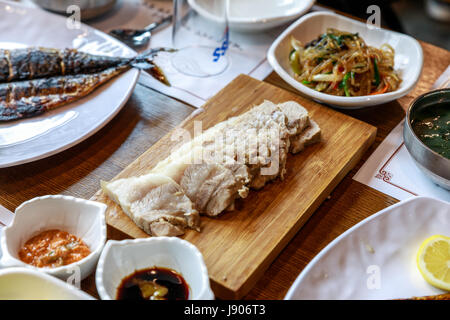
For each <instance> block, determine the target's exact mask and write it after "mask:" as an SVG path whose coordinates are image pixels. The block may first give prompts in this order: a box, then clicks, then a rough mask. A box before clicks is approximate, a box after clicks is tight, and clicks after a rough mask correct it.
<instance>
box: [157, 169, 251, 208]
mask: <svg viewBox="0 0 450 320" xmlns="http://www.w3.org/2000/svg"><path fill="white" fill-rule="evenodd" d="M158 174H161V175H164V176H167V177H169V178H171V179H173V180H174V181H175V182H177V183H178V184H179V185H180V187H181V189H182V190H183V192H184V193H185V194H186V196H187V197H188V198H189V199H190V200H191V201H192V203H193V205H194V208H195V209H196V210H197V211H198V212H200V213H201V214H206V215H208V216H217V215H218V214H220V213H221V212H223V211H224V210H225V209H226V208H228V207H229V206H230V205H232V204H233V203H234V200H235V199H236V197H237V194H238V191H239V190H240V189H242V187H243V184H244V180H242V179H240V178H239V176H238V175H235V174H234V173H233V172H232V171H231V170H230V169H228V168H226V167H225V166H223V165H221V164H219V163H210V162H202V163H197V164H196V163H194V164H190V163H185V162H183V161H181V160H180V161H177V162H171V163H168V164H167V165H166V166H164V167H163V168H161V169H160V170H159V171H158Z"/></svg>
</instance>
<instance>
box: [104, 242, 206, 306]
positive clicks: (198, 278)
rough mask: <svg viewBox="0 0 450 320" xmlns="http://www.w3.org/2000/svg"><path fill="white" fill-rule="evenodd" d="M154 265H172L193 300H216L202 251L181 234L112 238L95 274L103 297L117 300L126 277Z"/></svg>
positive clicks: (169, 266)
mask: <svg viewBox="0 0 450 320" xmlns="http://www.w3.org/2000/svg"><path fill="white" fill-rule="evenodd" d="M151 267H162V268H170V269H172V270H175V271H176V272H178V273H179V274H180V275H181V276H182V277H183V278H184V279H185V280H186V282H187V284H188V285H189V300H213V299H214V293H213V292H212V290H211V287H210V284H209V277H208V271H207V269H206V265H205V262H204V261H203V256H202V254H201V253H200V251H199V250H198V249H197V248H196V247H195V246H194V245H193V244H191V243H190V242H188V241H186V240H182V239H180V238H177V237H152V238H143V239H134V240H122V241H115V240H109V241H108V242H107V243H106V245H105V249H104V250H103V252H102V254H101V256H100V259H99V262H98V265H97V270H96V273H95V283H96V285H97V291H98V294H99V295H100V298H101V299H103V300H113V299H115V298H116V293H117V288H118V287H119V285H120V283H121V281H122V279H123V278H125V277H127V276H129V275H130V274H132V273H134V272H135V271H137V270H142V269H147V268H151Z"/></svg>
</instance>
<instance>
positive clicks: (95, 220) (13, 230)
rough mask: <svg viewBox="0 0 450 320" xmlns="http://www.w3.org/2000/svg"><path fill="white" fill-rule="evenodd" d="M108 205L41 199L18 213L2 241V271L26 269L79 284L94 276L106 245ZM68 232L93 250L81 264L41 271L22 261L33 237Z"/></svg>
mask: <svg viewBox="0 0 450 320" xmlns="http://www.w3.org/2000/svg"><path fill="white" fill-rule="evenodd" d="M105 211H106V205H105V204H103V203H99V202H95V201H89V200H84V199H79V198H75V197H70V196H63V195H49V196H43V197H37V198H34V199H31V200H29V201H26V202H24V203H22V204H21V205H20V206H19V207H17V209H16V210H15V214H14V219H13V221H12V223H11V225H9V226H7V227H6V228H4V229H3V232H2V234H1V238H0V248H1V254H0V256H1V258H0V268H8V267H25V268H31V269H34V270H36V271H41V272H45V273H47V274H50V275H52V276H56V277H58V278H60V279H62V280H68V281H72V282H75V283H79V281H81V280H83V279H84V278H86V277H87V276H88V275H89V274H91V273H92V272H93V271H94V269H95V267H96V264H97V261H98V258H99V256H100V253H101V251H102V249H103V246H104V244H105V242H106V223H105ZM54 229H56V230H61V231H66V232H68V233H70V234H72V235H75V236H76V237H78V238H80V239H81V240H82V241H83V242H84V243H85V244H86V245H87V246H88V247H89V250H90V254H89V255H88V256H86V257H84V258H82V259H81V260H78V261H76V262H73V263H71V264H68V265H63V266H59V267H55V268H50V267H43V268H38V267H35V266H32V265H29V264H27V263H25V262H23V261H22V260H20V258H19V251H20V249H21V248H22V247H23V245H24V244H25V243H26V242H27V241H28V240H29V239H30V238H32V237H34V236H35V235H37V234H40V233H42V232H43V231H47V230H54Z"/></svg>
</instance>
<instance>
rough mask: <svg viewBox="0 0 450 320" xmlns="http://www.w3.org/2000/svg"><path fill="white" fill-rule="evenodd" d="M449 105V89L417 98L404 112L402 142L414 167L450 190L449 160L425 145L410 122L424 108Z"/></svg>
mask: <svg viewBox="0 0 450 320" xmlns="http://www.w3.org/2000/svg"><path fill="white" fill-rule="evenodd" d="M443 103H450V89H449V88H446V89H438V90H434V91H430V92H427V93H425V94H422V95H420V96H419V97H417V98H416V99H415V100H414V101H413V102H412V103H411V105H410V106H409V108H408V110H407V112H406V119H405V125H404V126H403V140H404V142H405V146H406V149H408V152H409V154H410V155H411V157H412V158H413V159H414V162H415V163H416V165H417V166H418V167H419V168H420V169H421V170H422V171H423V172H424V173H425V175H427V176H428V177H429V178H430V179H431V180H432V181H433V182H434V183H436V184H437V185H439V186H441V187H443V188H445V189H447V190H450V159H447V158H446V157H444V156H442V155H440V154H439V153H437V152H436V151H434V150H432V149H431V148H429V147H428V146H427V145H425V144H424V143H423V142H422V141H421V140H420V139H419V137H418V136H417V135H416V133H415V132H414V130H413V128H412V124H411V122H412V121H413V120H414V119H415V117H416V115H417V113H418V112H419V111H420V110H423V109H424V108H433V106H436V105H439V104H443Z"/></svg>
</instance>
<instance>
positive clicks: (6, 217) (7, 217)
mask: <svg viewBox="0 0 450 320" xmlns="http://www.w3.org/2000/svg"><path fill="white" fill-rule="evenodd" d="M13 218H14V214H13V213H12V212H11V211H9V210H8V209H6V208H5V207H3V206H1V205H0V229H2V228H4V227H6V226H7V225H9V224H10V223H11V222H12V220H13Z"/></svg>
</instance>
